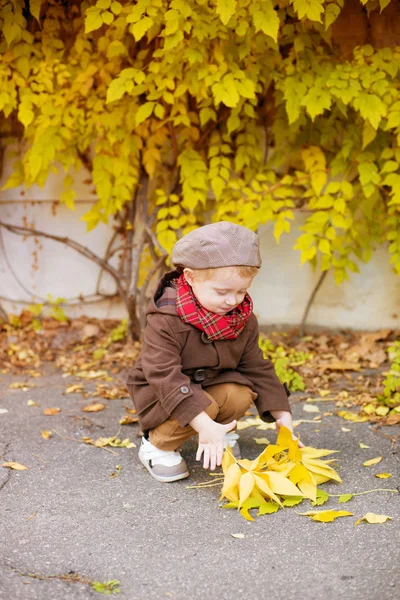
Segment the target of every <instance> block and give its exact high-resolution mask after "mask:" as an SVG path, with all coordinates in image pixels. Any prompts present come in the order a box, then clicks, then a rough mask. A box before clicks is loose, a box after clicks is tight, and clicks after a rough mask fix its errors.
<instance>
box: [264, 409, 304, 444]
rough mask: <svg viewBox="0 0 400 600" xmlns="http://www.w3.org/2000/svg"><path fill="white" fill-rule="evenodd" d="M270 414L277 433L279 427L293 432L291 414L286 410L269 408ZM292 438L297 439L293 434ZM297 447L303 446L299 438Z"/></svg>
mask: <svg viewBox="0 0 400 600" xmlns="http://www.w3.org/2000/svg"><path fill="white" fill-rule="evenodd" d="M270 412H271V415H272V416H273V417H274V419H276V430H277V432H278V433H279V430H280V428H281V427H287V428H288V429H289V431H291V432H292V433H293V421H292V415H291V414H290V412H287V411H286V410H271V411H270ZM293 439H294V440H297V437H296V436H295V435H294V434H293ZM299 448H304V444H303V442H300V440H299Z"/></svg>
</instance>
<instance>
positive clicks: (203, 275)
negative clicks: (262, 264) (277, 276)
mask: <svg viewBox="0 0 400 600" xmlns="http://www.w3.org/2000/svg"><path fill="white" fill-rule="evenodd" d="M228 269H234V270H235V272H236V273H237V274H238V275H239V276H240V277H255V276H256V275H257V273H258V271H259V267H248V266H245V265H235V266H234V267H216V268H213V269H191V271H192V272H193V277H194V278H195V280H196V281H206V280H207V279H213V277H214V275H219V274H222V272H223V271H225V272H228Z"/></svg>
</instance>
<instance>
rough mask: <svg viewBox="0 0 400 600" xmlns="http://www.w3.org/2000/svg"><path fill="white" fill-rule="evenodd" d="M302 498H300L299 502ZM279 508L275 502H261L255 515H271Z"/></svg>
mask: <svg viewBox="0 0 400 600" xmlns="http://www.w3.org/2000/svg"><path fill="white" fill-rule="evenodd" d="M303 499H304V498H301V500H300V502H301V501H302V500H303ZM292 506H293V505H292ZM278 510H279V504H278V503H277V502H266V503H265V504H261V506H260V508H259V511H258V513H257V516H260V515H271V514H273V513H276V511H278Z"/></svg>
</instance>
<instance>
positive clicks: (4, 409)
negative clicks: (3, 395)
mask: <svg viewBox="0 0 400 600" xmlns="http://www.w3.org/2000/svg"><path fill="white" fill-rule="evenodd" d="M6 413H8V410H7V409H6V408H0V415H5V414H6Z"/></svg>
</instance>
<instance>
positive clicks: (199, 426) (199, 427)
mask: <svg viewBox="0 0 400 600" xmlns="http://www.w3.org/2000/svg"><path fill="white" fill-rule="evenodd" d="M211 423H214V421H213V420H212V419H211V417H209V416H208V414H207V413H206V412H205V411H204V410H203V411H202V412H201V413H199V414H198V415H196V416H195V417H194V418H193V419H192V420H191V421H190V422H189V425H190V426H191V427H192V428H193V429H194V430H195V431H197V433H201V432H202V431H204V429H206V428H207V427H209V426H210V425H211Z"/></svg>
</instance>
